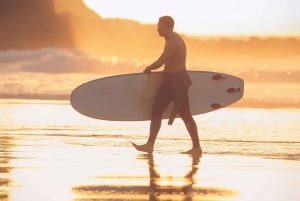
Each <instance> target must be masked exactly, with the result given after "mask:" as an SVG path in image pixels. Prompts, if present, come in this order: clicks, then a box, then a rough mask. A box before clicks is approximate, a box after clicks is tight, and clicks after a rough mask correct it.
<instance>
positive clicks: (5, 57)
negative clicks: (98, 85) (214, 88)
mask: <svg viewBox="0 0 300 201" xmlns="http://www.w3.org/2000/svg"><path fill="white" fill-rule="evenodd" d="M243 62H244V61H241V63H240V64H233V63H234V61H227V60H220V61H219V62H218V63H211V64H208V65H206V62H203V63H198V64H196V63H192V62H190V63H189V64H188V69H189V70H204V71H217V72H222V73H228V74H232V75H235V76H238V77H241V78H242V79H244V81H245V95H244V98H243V99H242V100H241V101H240V102H238V103H237V104H236V105H237V106H242V107H268V108H270V107H271V108H272V107H299V106H300V94H299V93H298V92H299V90H300V83H299V81H298V80H299V79H300V71H299V70H298V68H297V67H298V66H299V61H298V60H297V59H296V58H295V60H284V59H282V60H281V61H277V60H273V61H272V60H266V61H262V60H251V61H249V62H248V63H245V64H244V65H243V64H242V63H243ZM0 64H1V68H0V72H1V74H0V78H1V83H0V98H30V99H34V98H38V99H60V100H61V99H64V100H68V99H69V96H70V94H71V92H72V90H73V89H74V88H75V87H77V86H78V85H80V84H82V83H83V82H87V81H90V80H93V79H97V78H101V77H104V76H108V75H116V74H126V73H136V72H142V70H143V69H144V67H145V66H146V65H147V64H149V61H147V60H138V59H131V60H130V59H124V58H120V57H118V56H111V57H104V56H102V55H100V54H96V53H94V52H88V51H84V50H81V49H64V48H44V49H38V50H10V51H4V52H0ZM280 65H282V67H280Z"/></svg>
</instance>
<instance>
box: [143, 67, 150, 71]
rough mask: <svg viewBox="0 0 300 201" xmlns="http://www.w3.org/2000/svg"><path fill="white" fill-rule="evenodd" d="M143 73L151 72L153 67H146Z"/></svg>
mask: <svg viewBox="0 0 300 201" xmlns="http://www.w3.org/2000/svg"><path fill="white" fill-rule="evenodd" d="M143 73H151V69H150V68H149V66H148V67H147V68H145V69H144V71H143Z"/></svg>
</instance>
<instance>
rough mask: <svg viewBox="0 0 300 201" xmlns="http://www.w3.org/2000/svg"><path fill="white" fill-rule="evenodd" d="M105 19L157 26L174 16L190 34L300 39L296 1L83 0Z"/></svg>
mask: <svg viewBox="0 0 300 201" xmlns="http://www.w3.org/2000/svg"><path fill="white" fill-rule="evenodd" d="M84 2H85V3H86V5H87V6H88V7H90V8H91V9H93V10H95V11H96V12H97V13H98V14H99V15H100V16H102V17H104V18H126V19H131V20H136V21H139V22H142V23H152V24H153V23H156V22H157V19H158V17H159V16H162V15H172V16H173V17H174V18H175V19H176V28H177V30H178V31H180V32H185V33H187V34H204V35H207V34H213V35H231V34H233V35H241V34H242V35H247V34H260V35H274V34H277V35H278V34H279V35H298V34H300V26H299V19H300V12H299V8H300V2H299V1H297V0H287V1H286V0H274V1H260V0H252V1H247V0H242V1H241V0H228V1H222V0H212V1H197V0H186V1H181V0H164V1H159V0H154V1H139V0H127V1H123V0H116V1H108V0H106V1H100V0H84Z"/></svg>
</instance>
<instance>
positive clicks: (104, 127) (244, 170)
mask: <svg viewBox="0 0 300 201" xmlns="http://www.w3.org/2000/svg"><path fill="white" fill-rule="evenodd" d="M299 111H300V110H299V109H239V108H238V109H237V108H229V109H222V110H219V111H216V112H212V113H208V114H204V115H200V116H197V117H196V121H197V124H198V129H199V134H200V139H201V145H202V147H203V150H204V154H203V156H202V158H192V157H189V156H187V155H184V154H179V153H180V152H181V151H185V150H187V149H189V148H190V146H191V141H190V139H189V136H188V134H187V132H186V130H185V128H184V125H183V123H182V122H181V121H180V120H179V119H176V120H175V123H174V125H173V126H171V127H170V126H167V122H166V121H164V122H163V125H162V129H161V131H160V133H159V136H158V139H157V143H156V146H155V151H154V154H153V155H150V156H149V155H146V154H140V153H138V152H136V151H135V150H134V149H133V148H132V147H131V145H130V141H134V142H136V143H143V142H145V140H146V138H147V132H148V126H149V122H110V121H101V120H95V119H90V118H87V117H84V116H82V115H80V114H78V113H77V112H76V111H74V110H73V109H72V108H71V106H70V105H69V104H68V102H65V101H40V100H1V101H0V114H1V116H0V144H1V151H0V175H1V177H0V178H1V180H0V198H1V199H0V200H8V201H12V200H14V201H15V200H16V201H19V200H21V201H23V200H24V201H25V200H26V201H27V200H30V201H34V200H44V201H48V200H55V201H57V200H61V201H65V200H66V201H69V200H74V201H75V200H76V201H79V200H80V201H83V200H84V201H87V200H88V201H91V200H253V199H257V198H258V197H255V196H257V195H260V197H259V198H261V199H259V200H282V199H285V200H296V198H299V192H298V190H297V189H299V187H300V181H299V179H298V178H299V176H300V153H299V152H300V141H299V139H300V125H299V119H300V112H299ZM266 158H267V159H266ZM250 189H251V190H250ZM263 189H264V190H263ZM271 192H272V193H271Z"/></svg>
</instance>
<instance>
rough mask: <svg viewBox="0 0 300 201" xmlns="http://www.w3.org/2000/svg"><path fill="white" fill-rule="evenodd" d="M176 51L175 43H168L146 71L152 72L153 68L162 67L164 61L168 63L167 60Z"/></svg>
mask: <svg viewBox="0 0 300 201" xmlns="http://www.w3.org/2000/svg"><path fill="white" fill-rule="evenodd" d="M175 51H176V47H175V44H173V43H166V46H165V48H164V52H163V53H162V54H161V55H160V57H159V58H158V59H157V60H156V61H155V62H153V63H152V64H151V65H150V66H148V67H146V68H145V70H144V73H150V72H151V71H152V70H155V69H158V68H160V67H161V66H162V65H163V64H164V63H166V61H167V60H168V59H169V58H170V57H171V55H172V54H174V52H175Z"/></svg>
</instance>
